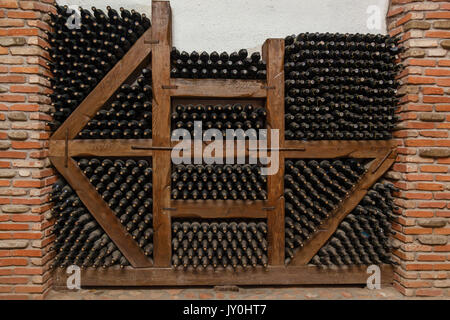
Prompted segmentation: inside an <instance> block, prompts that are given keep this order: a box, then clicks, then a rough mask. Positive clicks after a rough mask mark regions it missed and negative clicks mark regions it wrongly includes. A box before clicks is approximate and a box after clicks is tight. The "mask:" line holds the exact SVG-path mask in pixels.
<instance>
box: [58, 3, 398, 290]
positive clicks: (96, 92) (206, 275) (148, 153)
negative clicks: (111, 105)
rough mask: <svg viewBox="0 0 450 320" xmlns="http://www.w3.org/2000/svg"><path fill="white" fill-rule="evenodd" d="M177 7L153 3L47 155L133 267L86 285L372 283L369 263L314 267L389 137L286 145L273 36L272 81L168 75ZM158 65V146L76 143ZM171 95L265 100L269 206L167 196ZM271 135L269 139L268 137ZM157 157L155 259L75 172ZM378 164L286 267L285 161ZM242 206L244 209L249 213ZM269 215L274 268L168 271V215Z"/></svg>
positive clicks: (279, 53) (389, 152)
mask: <svg viewBox="0 0 450 320" xmlns="http://www.w3.org/2000/svg"><path fill="white" fill-rule="evenodd" d="M171 47H172V30H171V9H170V4H169V2H167V1H152V27H151V28H150V29H149V30H147V31H146V32H145V33H144V34H143V35H142V36H141V38H140V39H138V41H137V42H136V43H135V44H134V45H133V46H132V48H131V49H130V50H129V51H128V52H127V53H126V54H125V56H124V57H123V58H122V59H121V60H120V61H119V62H118V63H117V64H116V65H115V66H114V67H113V68H112V69H111V70H110V71H109V73H108V74H107V75H106V76H105V77H104V78H103V80H102V81H101V82H100V83H99V84H98V85H97V86H96V87H95V88H94V89H93V90H92V92H91V93H90V94H89V95H88V96H87V97H86V98H85V99H84V101H83V102H82V103H81V104H80V105H79V107H78V108H77V109H76V110H75V111H74V112H73V113H72V114H71V115H70V116H69V118H68V119H67V120H66V121H65V122H64V123H63V124H62V125H61V126H60V127H59V129H58V130H57V131H56V132H55V133H54V134H53V135H52V137H51V139H50V159H51V161H52V163H53V165H54V166H55V167H56V169H57V170H58V171H59V173H60V174H61V175H62V176H63V177H64V178H65V179H66V180H67V182H68V183H69V184H70V185H71V186H72V188H73V189H74V190H75V191H76V193H77V194H78V196H79V197H80V199H81V201H82V202H83V203H84V205H85V206H86V207H87V208H88V209H89V211H90V212H91V214H92V215H93V216H94V218H95V219H96V220H97V222H98V223H99V224H100V226H101V227H102V228H103V229H104V230H105V232H106V233H107V234H108V236H109V237H110V238H111V239H112V241H113V242H114V243H115V244H116V245H117V247H118V248H119V249H120V251H121V252H122V253H123V255H124V256H125V257H126V258H127V259H128V260H129V262H130V264H131V267H127V268H124V269H119V268H109V269H106V270H95V269H87V270H82V276H81V284H82V285H84V286H119V285H124V286H152V285H155V286H156V285H220V284H236V285H263V284H266V285H269V284H272V285H288V284H356V283H365V282H366V279H367V277H368V275H367V274H366V268H365V267H356V266H354V267H340V268H326V269H323V268H319V267H315V266H310V265H307V264H308V262H309V261H310V259H311V258H312V257H313V256H314V255H315V254H316V253H317V251H318V250H319V249H320V248H321V247H322V246H323V245H324V244H325V243H326V241H327V240H328V239H329V238H330V236H331V235H332V234H333V233H334V231H335V230H336V228H337V227H338V225H339V223H340V222H341V221H342V220H343V219H344V218H345V216H346V215H347V214H348V213H349V212H351V210H352V209H353V208H354V207H355V206H356V205H357V204H358V203H359V201H361V199H362V198H363V197H364V195H365V194H366V192H367V190H368V188H370V187H371V186H372V185H373V184H374V183H375V182H376V181H377V180H378V179H379V178H380V177H381V176H382V175H383V174H384V173H385V172H386V171H387V170H388V168H389V167H390V166H391V165H392V163H393V162H394V160H395V157H396V152H395V145H394V143H393V142H392V141H311V142H303V141H285V139H284V70H283V67H284V40H283V39H268V40H266V42H265V43H264V45H263V59H264V60H265V61H266V63H267V79H266V81H260V80H228V79H226V80H222V79H221V80H216V79H171V78H170V50H171ZM149 64H151V69H152V77H153V79H152V81H153V110H152V117H153V119H152V132H153V136H152V139H151V140H123V139H122V140H120V139H119V140H77V139H75V138H76V136H77V134H78V132H80V131H81V130H82V129H83V127H84V126H85V125H86V124H87V122H88V121H89V120H90V119H91V118H93V117H94V115H95V114H96V112H97V111H98V110H100V109H101V108H102V107H103V105H104V104H106V103H108V102H109V101H110V100H111V97H112V96H113V94H114V93H115V91H116V90H117V89H119V88H120V86H121V85H122V84H123V83H130V82H132V81H133V79H134V78H135V77H136V75H137V73H138V72H139V71H140V70H141V69H142V68H143V67H145V66H148V65H149ZM172 98H211V99H216V98H217V99H228V98H239V99H264V100H265V105H266V108H267V126H268V129H279V130H280V148H279V163H280V169H279V171H278V172H277V173H276V174H275V175H271V176H268V186H267V189H268V199H267V200H266V201H242V200H238V201H230V200H227V201H220V200H219V201H213V200H205V201H179V200H171V199H170V186H171V181H170V174H171V166H170V163H171V157H170V155H171V149H172V147H173V143H172V142H171V141H170V134H171V129H170V128H171V120H170V110H171V100H172ZM269 138H270V137H269ZM91 156H92V157H109V156H111V157H114V156H117V157H151V158H152V165H153V186H154V188H153V220H154V222H153V223H154V226H153V227H154V240H153V241H154V255H153V263H152V262H151V261H150V260H149V259H148V258H147V257H146V256H145V255H144V253H143V252H142V250H141V249H140V248H139V247H138V245H137V243H136V242H135V241H134V240H133V239H132V238H131V236H130V234H128V233H127V232H126V231H125V229H124V227H123V226H122V225H121V223H120V221H119V220H118V218H116V216H115V215H114V213H113V212H112V210H111V209H110V208H109V207H108V205H107V204H106V203H105V201H104V200H103V199H102V198H101V196H100V195H99V194H98V193H97V192H96V190H95V188H94V187H93V186H92V185H91V184H90V183H89V180H88V179H87V178H86V177H85V176H84V175H83V173H82V171H81V170H80V169H79V168H78V166H77V164H76V162H75V161H74V160H73V158H74V157H91ZM338 157H350V158H364V159H371V162H370V164H369V169H368V171H367V173H366V174H365V175H364V176H363V177H362V178H361V180H360V182H359V183H358V184H357V185H356V186H355V188H354V189H353V192H352V193H351V194H350V196H349V197H348V198H346V199H344V201H343V202H342V204H341V205H340V206H339V207H338V208H337V209H336V210H335V212H334V213H333V215H332V217H331V218H330V219H328V220H327V221H326V222H325V223H324V225H322V226H321V230H319V232H317V233H316V234H315V235H314V236H313V237H312V239H311V240H310V241H309V242H308V243H307V244H306V245H305V247H303V248H302V249H301V250H298V251H297V253H296V256H295V258H294V259H293V261H291V263H290V264H289V265H288V266H285V264H284V258H285V257H284V248H285V237H284V223H285V222H284V196H283V192H284V186H283V180H284V162H285V159H291V158H314V159H320V158H327V159H330V158H338ZM243 208H245V210H242V209H243ZM174 217H184V218H188V217H189V218H196V219H202V218H208V219H211V218H265V219H267V224H268V242H269V248H268V256H269V267H268V268H267V269H263V268H255V269H251V270H246V271H242V272H229V271H225V270H220V269H218V270H216V271H214V272H210V271H198V272H183V271H176V270H173V269H172V268H171V256H172V253H171V218H174ZM392 276H393V272H392V268H391V266H389V265H384V266H382V282H384V283H388V282H391V280H392ZM66 277H67V275H66V273H65V270H61V269H58V270H57V271H55V281H56V285H57V286H58V285H60V286H64V285H65V281H66Z"/></svg>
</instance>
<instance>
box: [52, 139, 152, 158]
mask: <svg viewBox="0 0 450 320" xmlns="http://www.w3.org/2000/svg"><path fill="white" fill-rule="evenodd" d="M152 145H153V144H152V140H134V139H117V140H111V139H107V140H106V139H105V140H97V139H95V140H90V139H89V140H69V141H68V156H69V157H150V156H152V154H153V150H147V149H145V148H151V147H152ZM141 148H142V149H141ZM64 152H65V144H64V142H63V141H60V140H50V146H49V155H50V156H51V157H63V156H64Z"/></svg>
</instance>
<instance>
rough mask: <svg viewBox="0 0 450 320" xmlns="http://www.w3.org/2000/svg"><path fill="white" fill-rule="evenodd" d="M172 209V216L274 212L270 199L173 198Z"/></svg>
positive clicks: (246, 215) (250, 216)
mask: <svg viewBox="0 0 450 320" xmlns="http://www.w3.org/2000/svg"><path fill="white" fill-rule="evenodd" d="M170 208H174V209H176V210H167V211H170V216H171V217H172V218H174V217H177V218H181V217H183V218H199V219H212V218H214V219H223V218H246V219H256V218H267V215H269V214H270V212H272V210H270V209H271V206H270V205H269V203H268V201H263V200H256V201H244V200H171V201H170Z"/></svg>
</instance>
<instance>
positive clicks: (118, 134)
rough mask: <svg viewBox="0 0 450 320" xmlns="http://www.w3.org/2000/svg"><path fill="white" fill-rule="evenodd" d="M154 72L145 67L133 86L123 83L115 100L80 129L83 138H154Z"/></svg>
mask: <svg viewBox="0 0 450 320" xmlns="http://www.w3.org/2000/svg"><path fill="white" fill-rule="evenodd" d="M151 81H152V72H151V70H150V69H146V68H144V69H143V70H142V72H141V75H140V76H139V77H138V78H137V80H136V83H135V84H134V85H128V84H124V85H122V86H121V87H120V89H119V90H118V91H117V93H116V95H115V100H114V101H113V102H112V103H111V104H110V105H109V106H108V108H106V109H102V110H100V111H98V112H97V114H96V116H95V117H94V118H93V119H91V120H90V121H89V122H88V123H87V125H86V127H85V128H84V129H83V130H82V131H80V133H79V134H78V138H80V139H108V138H110V139H151V138H152V86H151Z"/></svg>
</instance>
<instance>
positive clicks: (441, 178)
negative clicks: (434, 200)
mask: <svg viewBox="0 0 450 320" xmlns="http://www.w3.org/2000/svg"><path fill="white" fill-rule="evenodd" d="M436 181H450V175H448V176H445V175H440V174H439V175H436Z"/></svg>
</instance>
